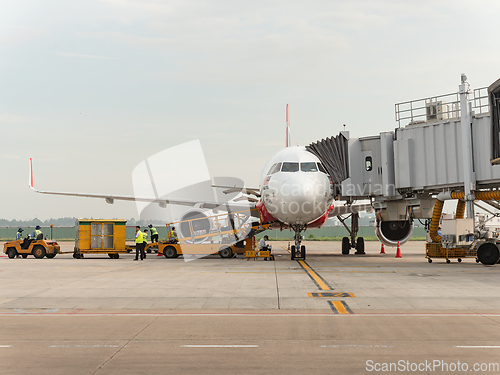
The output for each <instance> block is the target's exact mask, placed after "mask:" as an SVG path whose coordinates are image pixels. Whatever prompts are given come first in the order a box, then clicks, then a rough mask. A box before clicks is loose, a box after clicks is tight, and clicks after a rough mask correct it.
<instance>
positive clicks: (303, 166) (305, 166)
mask: <svg viewBox="0 0 500 375" xmlns="http://www.w3.org/2000/svg"><path fill="white" fill-rule="evenodd" d="M300 170H301V171H302V172H317V171H318V167H316V163H315V162H313V161H311V162H307V163H300Z"/></svg>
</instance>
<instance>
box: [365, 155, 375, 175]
mask: <svg viewBox="0 0 500 375" xmlns="http://www.w3.org/2000/svg"><path fill="white" fill-rule="evenodd" d="M372 168H373V166H372V157H371V156H367V157H366V158H365V169H366V171H367V172H370V171H371V170H372Z"/></svg>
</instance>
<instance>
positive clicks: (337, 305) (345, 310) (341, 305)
mask: <svg viewBox="0 0 500 375" xmlns="http://www.w3.org/2000/svg"><path fill="white" fill-rule="evenodd" d="M328 303H329V304H330V307H331V308H332V310H333V312H334V313H335V314H354V313H353V312H352V310H351V309H350V308H349V307H348V306H347V304H346V303H345V302H344V301H328Z"/></svg>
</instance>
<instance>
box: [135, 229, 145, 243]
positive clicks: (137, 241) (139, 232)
mask: <svg viewBox="0 0 500 375" xmlns="http://www.w3.org/2000/svg"><path fill="white" fill-rule="evenodd" d="M137 233H138V234H139V235H138V236H137V237H136V238H135V243H143V242H144V240H143V239H142V232H141V231H138V232H137ZM137 233H136V235H137Z"/></svg>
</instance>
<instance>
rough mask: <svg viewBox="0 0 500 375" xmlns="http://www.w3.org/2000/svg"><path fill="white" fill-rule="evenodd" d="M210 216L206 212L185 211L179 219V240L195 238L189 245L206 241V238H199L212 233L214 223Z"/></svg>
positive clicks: (197, 210)
mask: <svg viewBox="0 0 500 375" xmlns="http://www.w3.org/2000/svg"><path fill="white" fill-rule="evenodd" d="M210 215H211V214H210V212H208V211H206V210H201V209H196V208H194V209H192V210H189V211H186V212H185V213H184V214H183V215H182V216H181V218H180V220H179V221H181V223H180V224H179V227H178V228H176V230H177V231H178V236H179V238H186V237H187V238H192V237H198V238H195V239H194V241H189V242H190V243H203V242H205V241H207V240H208V237H200V236H204V235H208V234H210V233H212V232H213V228H214V222H213V220H212V219H211V218H210V217H209V216H210Z"/></svg>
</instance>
